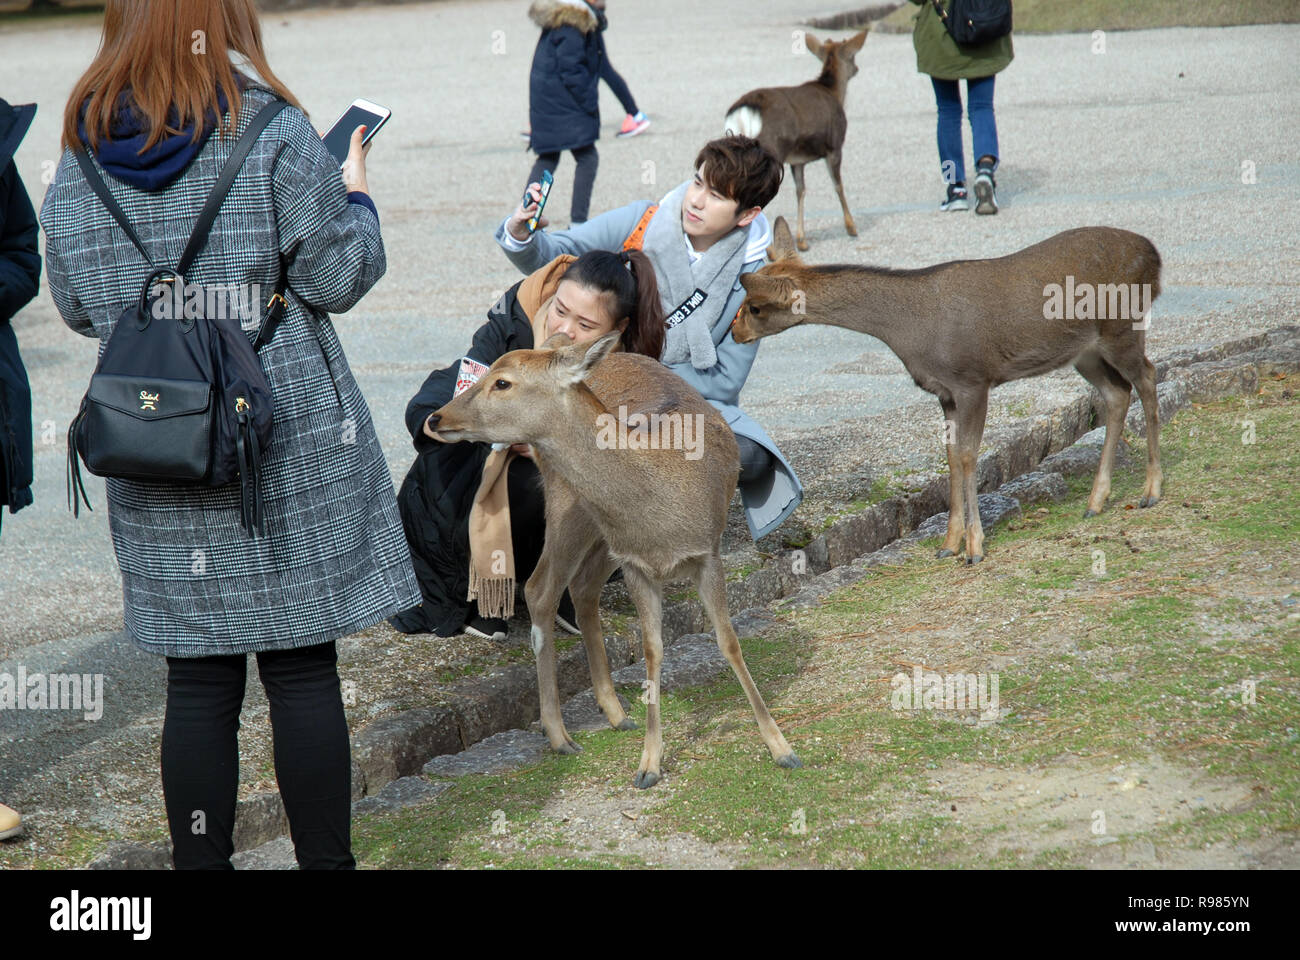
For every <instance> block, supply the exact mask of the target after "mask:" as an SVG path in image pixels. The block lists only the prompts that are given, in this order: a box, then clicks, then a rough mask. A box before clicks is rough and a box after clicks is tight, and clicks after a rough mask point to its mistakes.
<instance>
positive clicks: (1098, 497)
mask: <svg viewBox="0 0 1300 960" xmlns="http://www.w3.org/2000/svg"><path fill="white" fill-rule="evenodd" d="M1074 369H1075V370H1077V371H1078V372H1079V373H1080V374H1081V375H1082V376H1083V378H1084V379H1085V380H1087V381H1088V382H1089V383H1091V384H1092V385H1093V386H1094V387H1096V388H1097V392H1098V393H1099V394H1100V395H1101V403H1102V406H1103V407H1104V408H1105V414H1106V441H1105V443H1103V444H1102V447H1101V461H1100V462H1099V463H1098V464H1097V476H1096V477H1095V478H1094V479H1093V481H1092V493H1091V494H1089V496H1088V509H1087V510H1085V511H1084V514H1083V515H1084V517H1095V516H1096V515H1097V514H1099V513H1101V511H1102V508H1103V507H1104V506H1105V505H1106V498H1107V497H1108V496H1110V474H1111V470H1112V469H1113V467H1114V465H1115V448H1116V447H1118V446H1119V441H1120V437H1121V436H1123V434H1124V417H1125V415H1126V414H1127V413H1128V405H1129V395H1130V393H1131V392H1132V389H1133V388H1132V387H1131V386H1130V385H1129V382H1128V381H1127V380H1125V379H1124V377H1123V376H1122V375H1121V374H1120V372H1119V371H1118V370H1116V369H1115V368H1114V367H1113V366H1111V365H1110V364H1109V363H1107V362H1106V361H1105V360H1103V359H1102V357H1101V355H1100V354H1098V353H1096V352H1095V351H1091V350H1089V351H1086V352H1084V353H1083V354H1082V355H1080V356H1079V357H1078V359H1076V360H1075V361H1074Z"/></svg>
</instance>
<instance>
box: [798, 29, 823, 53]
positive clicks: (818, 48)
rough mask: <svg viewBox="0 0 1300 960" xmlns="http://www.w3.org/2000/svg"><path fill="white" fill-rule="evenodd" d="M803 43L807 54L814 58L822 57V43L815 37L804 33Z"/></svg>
mask: <svg viewBox="0 0 1300 960" xmlns="http://www.w3.org/2000/svg"><path fill="white" fill-rule="evenodd" d="M803 42H804V46H806V47H807V48H808V52H809V53H811V54H812V55H813V56H814V57H821V56H823V54H824V48H823V47H822V42H821V41H820V40H818V39H817V38H816V37H814V36H813V35H812V34H811V33H805V34H804V35H803Z"/></svg>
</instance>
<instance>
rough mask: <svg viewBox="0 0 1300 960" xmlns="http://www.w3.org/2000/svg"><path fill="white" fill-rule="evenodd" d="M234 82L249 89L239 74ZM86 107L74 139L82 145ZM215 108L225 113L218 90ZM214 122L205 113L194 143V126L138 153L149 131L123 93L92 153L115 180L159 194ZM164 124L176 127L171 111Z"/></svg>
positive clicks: (177, 174) (196, 150)
mask: <svg viewBox="0 0 1300 960" xmlns="http://www.w3.org/2000/svg"><path fill="white" fill-rule="evenodd" d="M235 82H236V83H237V84H238V85H239V88H240V90H241V91H242V90H245V89H247V87H248V86H249V84H248V81H247V79H246V78H245V77H243V76H242V75H241V74H239V73H236V74H235ZM88 103H89V100H87V102H86V103H83V104H82V105H81V111H80V114H79V116H78V118H77V136H78V138H79V139H80V140H81V142H82V143H86V142H87V141H86V128H85V124H84V120H85V113H86V106H87V104H88ZM217 105H218V106H219V107H220V108H221V112H222V113H223V114H224V113H225V112H226V110H227V103H226V95H225V92H224V91H222V90H221V89H220V88H218V90H217ZM217 121H218V118H217V116H216V115H215V114H213V113H212V111H211V110H209V111H208V113H207V116H206V117H204V123H203V128H202V129H201V130H200V131H199V138H198V139H197V140H193V139H192V137H193V135H194V124H193V123H190V124H189V125H188V126H186V127H184V128H182V130H181V132H180V133H176V134H168V135H165V136H163V138H162V139H161V140H159V141H158V142H157V143H155V144H154V145H153V146H152V147H150V148H149V149H148V150H145V151H144V152H143V153H141V152H140V150H141V148H143V147H144V145H145V142H146V141H147V140H148V139H149V133H150V130H149V127H148V124H147V121H146V120H145V118H144V117H143V116H142V115H140V114H139V113H138V112H137V111H136V109H135V104H134V103H133V102H132V100H131V91H130V90H124V91H122V93H121V94H120V95H119V97H118V100H117V106H116V108H115V109H114V111H113V120H112V125H111V128H110V131H109V137H108V138H107V139H105V138H100V141H99V144H98V145H97V146H96V147H95V149H94V151H93V153H94V154H95V159H96V160H98V161H99V164H100V166H102V167H103V168H104V170H105V171H106V172H107V173H109V174H111V175H112V176H114V177H116V178H117V179H118V180H121V181H122V182H124V183H128V184H130V185H131V186H133V187H135V188H137V189H139V190H148V191H151V192H152V191H156V190H163V189H166V188H167V187H169V186H171V184H172V183H174V182H175V181H176V179H177V178H178V177H180V175H181V174H182V173H184V172H185V170H186V168H187V167H189V165H190V163H191V161H193V160H194V158H195V157H196V156H198V155H199V151H201V150H202V149H203V147H204V146H205V145H206V144H207V142H208V138H209V137H210V136H212V131H213V130H215V129H216V126H217ZM167 123H168V125H169V126H176V125H177V124H178V123H179V118H178V116H177V112H176V108H175V107H172V108H171V109H170V110H169V111H168V113H167Z"/></svg>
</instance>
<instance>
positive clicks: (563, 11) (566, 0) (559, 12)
mask: <svg viewBox="0 0 1300 960" xmlns="http://www.w3.org/2000/svg"><path fill="white" fill-rule="evenodd" d="M528 17H529V19H531V20H532V21H533V23H535V24H537V25H538V26H539V27H541V28H542V29H543V30H554V29H556V28H557V27H576V28H577V29H578V30H579V31H580V32H582V33H591V32H592V31H593V30H598V29H600V20H599V19H598V18H597V15H596V11H595V10H594V9H592V8H591V7H589V6H588V5H587V4H586V3H585V2H584V0H533V4H532V6H530V7H529V8H528Z"/></svg>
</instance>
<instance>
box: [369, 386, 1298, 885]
mask: <svg viewBox="0 0 1300 960" xmlns="http://www.w3.org/2000/svg"><path fill="white" fill-rule="evenodd" d="M1284 389H1290V390H1291V391H1296V392H1300V377H1292V378H1290V379H1289V380H1288V381H1287V382H1285V383H1274V382H1269V383H1267V384H1266V385H1265V388H1264V391H1263V393H1262V396H1258V397H1246V398H1235V399H1232V400H1228V401H1223V402H1220V403H1215V404H1210V405H1205V406H1204V407H1202V408H1200V409H1189V410H1186V411H1184V412H1183V413H1181V414H1180V415H1179V417H1178V419H1177V420H1176V421H1174V422H1173V423H1172V424H1169V425H1167V426H1166V428H1165V430H1164V432H1163V442H1162V454H1163V461H1164V465H1165V474H1166V488H1165V497H1164V499H1163V500H1162V502H1161V503H1160V504H1159V505H1157V507H1155V508H1154V509H1151V510H1137V509H1133V507H1134V505H1135V504H1136V500H1137V498H1138V496H1139V495H1140V493H1141V486H1142V469H1141V467H1140V466H1138V467H1133V468H1128V469H1120V470H1117V471H1116V473H1115V476H1114V482H1113V490H1112V494H1111V499H1110V501H1109V504H1108V507H1107V509H1106V510H1105V511H1104V512H1103V514H1102V515H1101V516H1099V517H1096V518H1093V519H1091V520H1088V521H1084V520H1083V519H1082V513H1083V507H1084V501H1085V499H1086V497H1087V493H1088V489H1089V487H1090V478H1086V477H1083V478H1074V479H1072V480H1071V481H1070V482H1069V494H1068V496H1067V498H1066V499H1065V500H1063V501H1061V502H1058V503H1051V504H1047V505H1045V506H1034V507H1030V508H1028V509H1027V510H1026V512H1025V515H1024V517H1022V518H1021V519H1020V520H1018V521H1016V522H1015V523H1013V524H1011V525H1009V526H1007V527H1000V528H998V530H996V531H994V532H993V533H992V534H990V535H989V537H988V540H987V543H986V547H987V549H988V554H987V558H986V560H985V562H984V563H982V564H980V565H979V566H978V567H975V568H966V567H964V566H963V565H960V564H956V563H953V562H951V561H948V562H939V561H936V560H934V559H933V549H932V547H933V545H934V542H931V543H929V544H922V545H920V546H919V547H918V548H917V549H916V550H915V551H914V553H913V555H912V556H911V558H910V559H909V560H908V561H907V563H906V564H904V565H903V566H901V567H892V568H890V567H887V568H879V569H877V570H874V571H872V573H871V574H870V575H869V576H868V577H867V578H866V579H864V580H862V581H861V582H859V583H858V584H855V585H853V586H851V587H849V588H846V589H844V590H842V591H839V592H837V593H836V594H833V595H832V596H830V597H828V598H826V600H825V602H823V603H822V604H821V605H819V606H818V607H815V608H812V609H810V610H806V611H801V612H799V613H798V614H792V615H786V616H785V617H784V618H783V623H784V625H783V627H782V628H781V630H780V631H779V632H777V633H775V634H768V635H766V636H765V637H763V638H743V646H744V649H745V656H746V660H747V662H748V664H749V668H750V672H751V674H752V675H753V676H754V678H755V681H756V683H757V684H758V686H759V688H760V690H761V691H762V692H763V694H764V696H765V698H766V699H767V702H768V704H769V706H770V708H771V709H772V713H773V715H774V717H775V718H776V719H777V721H778V723H780V724H781V726H782V729H783V731H784V733H785V735H786V737H787V739H788V740H789V741H790V743H791V745H792V746H793V747H794V748H795V750H796V752H797V753H798V754H799V755H800V757H801V759H802V760H803V764H804V766H803V768H802V769H799V770H793V771H790V770H784V769H781V768H779V767H777V766H776V765H775V764H774V763H772V761H771V759H770V757H769V756H768V754H767V751H766V748H765V747H764V746H763V744H762V741H761V739H760V738H759V736H758V733H757V730H756V728H755V725H754V721H753V716H752V713H751V712H750V710H749V708H748V705H747V704H746V702H745V700H744V697H743V694H742V692H741V689H740V686H739V684H738V683H737V682H736V681H735V680H734V678H733V677H732V676H731V675H730V674H729V673H727V674H724V675H722V676H721V677H720V678H719V680H718V681H717V682H715V683H712V684H709V685H706V686H702V687H695V688H691V689H688V690H683V691H678V692H676V693H673V694H666V695H664V696H663V699H662V713H663V722H664V740H665V754H664V765H663V769H664V774H665V779H664V781H663V782H662V783H661V784H660V785H658V786H656V787H655V788H654V789H652V790H650V791H636V790H634V789H633V788H632V787H631V780H632V776H633V774H634V771H635V768H636V765H637V761H638V757H639V754H640V747H641V738H642V732H641V731H640V730H638V731H636V732H630V733H620V732H615V731H612V730H611V731H599V732H596V733H579V734H576V735H575V738H576V739H577V740H578V741H579V743H581V745H582V746H583V753H581V754H579V755H576V756H557V755H554V754H547V755H546V756H544V757H543V758H542V760H541V761H539V762H538V763H537V764H535V765H533V766H531V767H529V768H527V769H525V770H521V771H519V772H517V773H514V774H511V775H508V776H501V777H467V778H462V779H461V780H459V781H457V782H456V783H455V785H454V786H453V787H452V789H450V790H448V791H447V792H446V793H444V794H442V795H441V796H440V797H438V798H437V799H436V800H435V801H433V802H432V803H431V804H429V805H427V806H424V807H421V808H417V809H415V810H411V811H407V812H404V813H401V814H399V815H392V816H376V817H372V818H368V819H366V820H364V821H362V822H361V823H359V824H358V825H357V827H356V829H355V831H354V844H355V846H356V849H357V851H358V856H359V859H360V861H361V862H362V863H363V864H364V865H365V866H370V867H431V866H454V867H486V866H488V865H489V864H490V865H491V866H492V867H494V868H496V867H502V868H519V867H532V868H536V867H557V866H558V867H587V868H610V867H613V868H617V867H621V866H648V865H649V864H650V861H648V860H647V859H646V856H645V850H644V849H641V850H639V851H638V850H637V849H631V848H623V847H621V846H620V844H619V843H618V842H616V841H615V840H614V839H613V836H614V832H613V827H612V826H610V825H609V824H610V821H601V822H602V823H604V824H605V825H606V827H608V830H604V828H602V830H600V831H596V832H595V834H594V835H592V836H594V837H595V839H592V838H591V836H588V839H586V840H581V839H580V835H578V834H574V833H573V832H572V829H571V827H570V826H569V825H565V824H563V823H562V822H561V821H560V820H558V819H557V817H556V816H555V815H554V809H555V805H556V804H557V803H559V802H560V801H561V800H564V799H566V798H571V797H573V796H574V795H575V793H584V791H585V793H584V795H586V796H591V795H594V796H596V797H597V798H598V800H597V802H596V803H597V809H598V810H600V811H602V814H601V815H602V816H603V815H605V814H609V815H611V816H613V817H614V822H616V821H617V816H618V810H619V809H625V808H628V807H630V806H631V807H635V808H636V809H637V811H639V812H638V814H637V816H638V820H637V824H638V829H639V830H641V831H642V832H643V833H644V835H645V836H647V837H648V838H650V839H651V840H654V841H657V842H658V843H659V847H657V848H656V849H666V848H667V846H668V845H667V843H666V841H667V840H668V839H669V838H673V837H677V838H681V837H688V838H693V841H694V842H696V843H699V844H703V845H707V847H708V848H709V849H713V850H716V851H719V855H722V856H725V857H727V858H728V859H729V860H730V861H732V862H735V863H737V864H739V865H742V866H772V865H796V866H800V865H802V866H836V867H891V868H914V867H933V866H936V865H942V866H945V867H949V866H993V867H1034V868H1060V867H1069V866H1078V865H1081V864H1082V863H1083V862H1084V861H1085V859H1086V857H1087V856H1089V855H1091V854H1092V853H1094V852H1095V851H1096V850H1098V849H1099V848H1098V847H1097V846H1096V845H1094V844H1093V843H1091V842H1090V840H1091V839H1092V838H1091V837H1090V835H1089V833H1088V829H1087V823H1086V822H1082V823H1081V822H1076V821H1075V820H1073V819H1071V818H1070V817H1068V816H1063V815H1060V814H1055V815H1050V816H1046V815H1045V816H1044V817H1043V818H1042V822H1041V823H1039V824H1038V826H1037V827H1036V828H1035V829H1034V830H1030V828H1029V827H1027V826H1025V825H1024V824H1022V823H1021V821H1020V820H1019V819H1018V817H1017V815H1016V814H1015V813H1014V811H1009V812H1008V813H1007V814H1006V816H1003V817H999V816H992V817H986V818H984V819H981V818H980V816H979V815H977V812H972V811H978V810H979V804H980V802H981V801H980V799H979V798H972V797H967V796H964V795H963V787H962V783H963V780H962V778H963V777H969V776H971V775H972V774H973V773H978V772H980V771H984V772H988V773H989V774H990V775H993V776H1004V775H1005V776H1008V777H1009V776H1013V775H1019V776H1031V777H1042V778H1048V777H1050V776H1052V775H1054V774H1059V773H1062V772H1064V773H1065V774H1068V775H1069V776H1074V775H1076V774H1077V775H1078V776H1079V777H1081V778H1085V779H1086V778H1093V780H1094V781H1095V782H1096V783H1100V784H1101V787H1099V788H1098V789H1101V790H1106V789H1109V790H1111V791H1112V793H1113V792H1114V791H1116V790H1117V789H1118V788H1116V787H1114V786H1111V787H1106V786H1105V784H1106V782H1107V780H1106V774H1107V773H1108V772H1109V770H1110V769H1112V768H1113V767H1114V766H1115V765H1116V764H1136V765H1141V764H1144V763H1155V762H1157V761H1158V762H1159V763H1160V764H1162V765H1163V766H1161V767H1159V768H1158V769H1161V770H1171V771H1174V773H1173V774H1171V776H1172V777H1173V782H1174V783H1176V784H1178V785H1181V784H1183V783H1184V782H1186V783H1187V784H1189V785H1190V784H1193V783H1197V782H1198V781H1197V778H1198V777H1206V776H1208V777H1213V778H1217V779H1216V780H1215V781H1214V784H1211V786H1213V785H1215V784H1222V785H1227V786H1224V787H1223V789H1225V790H1227V789H1228V788H1229V787H1231V789H1232V790H1237V791H1246V793H1245V796H1246V797H1247V799H1246V800H1245V801H1244V802H1240V803H1237V804H1235V805H1232V806H1229V807H1227V808H1225V809H1219V808H1215V807H1213V806H1203V807H1199V808H1197V809H1195V810H1190V808H1188V809H1189V810H1190V812H1188V813H1186V814H1185V815H1179V816H1176V817H1173V818H1172V819H1170V821H1169V822H1159V823H1150V824H1146V825H1142V826H1138V827H1128V826H1125V824H1124V822H1123V821H1122V820H1121V819H1120V818H1117V820H1116V822H1114V823H1113V824H1112V826H1111V828H1110V829H1111V830H1112V832H1113V835H1115V836H1118V837H1119V838H1120V839H1122V840H1124V841H1126V842H1127V841H1131V840H1135V839H1142V840H1149V841H1150V842H1151V843H1153V844H1156V845H1157V846H1158V847H1159V848H1160V849H1162V850H1174V851H1182V852H1184V853H1188V854H1189V855H1190V854H1191V853H1195V852H1197V851H1200V850H1202V849H1203V848H1204V847H1205V845H1207V844H1222V843H1227V844H1229V845H1230V846H1231V847H1233V848H1235V847H1237V846H1239V845H1241V844H1248V843H1251V842H1254V841H1258V840H1265V841H1270V842H1271V841H1272V840H1273V839H1274V838H1276V837H1278V836H1279V835H1282V836H1287V835H1292V834H1293V832H1294V831H1295V830H1296V829H1298V828H1300V817H1298V816H1297V804H1298V803H1300V763H1297V762H1296V760H1297V755H1298V754H1300V735H1297V733H1296V731H1297V728H1300V722H1298V721H1300V708H1298V707H1297V703H1298V702H1300V697H1297V693H1298V692H1300V691H1298V690H1297V685H1298V683H1300V681H1298V680H1297V677H1300V626H1298V625H1297V621H1296V620H1295V619H1289V618H1288V611H1295V612H1300V604H1297V603H1295V602H1294V600H1293V601H1292V604H1291V605H1287V604H1285V603H1284V602H1283V601H1284V599H1285V595H1286V594H1287V592H1288V590H1289V591H1290V596H1291V597H1292V598H1294V597H1295V596H1296V591H1295V590H1294V589H1293V585H1294V583H1295V581H1296V574H1297V571H1300V563H1297V561H1296V560H1295V559H1294V556H1293V551H1292V550H1290V544H1289V543H1285V542H1284V541H1283V537H1282V536H1281V535H1280V534H1279V531H1283V532H1285V531H1295V530H1296V529H1300V499H1298V495H1297V491H1296V485H1295V483H1294V479H1293V478H1294V477H1295V476H1296V475H1297V474H1300V455H1298V454H1297V452H1296V451H1297V450H1300V424H1298V418H1297V417H1296V412H1297V403H1296V401H1295V400H1294V398H1293V396H1284V394H1283V390H1284ZM1246 418H1249V419H1253V420H1254V421H1255V423H1256V438H1257V442H1256V443H1255V444H1254V445H1245V444H1242V443H1241V432H1242V430H1241V427H1240V421H1241V420H1243V419H1246ZM1141 447H1142V442H1141V441H1138V442H1137V443H1134V450H1135V453H1137V454H1138V456H1137V459H1138V460H1139V461H1141V460H1142V459H1143V458H1142V457H1141ZM1247 477H1248V478H1249V482H1243V480H1242V479H1241V478H1247ZM1097 550H1101V551H1102V552H1103V553H1104V555H1105V569H1104V572H1102V571H1098V569H1097V567H1096V565H1095V555H1094V551H1097ZM1279 591H1280V592H1279ZM1261 597H1262V598H1263V599H1261ZM976 640H978V643H976V642H975V641H976ZM991 657H999V658H1002V659H1001V660H1000V661H999V662H998V663H997V664H996V671H995V672H997V673H998V675H999V684H1000V690H999V698H1000V701H1001V706H1002V707H1003V709H1004V713H1005V716H1002V717H1001V719H1000V720H998V721H997V722H993V723H986V724H983V725H976V724H973V723H969V722H960V718H955V717H953V716H952V715H950V714H945V713H944V712H942V711H927V710H919V711H901V712H900V711H896V710H892V709H890V691H891V685H890V677H891V676H893V675H894V674H896V673H898V672H900V671H903V672H909V671H910V666H908V665H909V664H911V663H923V664H924V665H925V667H927V668H929V669H934V670H939V671H941V672H994V671H993V664H992V661H991V660H990V658H991ZM1243 680H1249V681H1253V682H1254V684H1255V692H1256V698H1255V702H1254V703H1245V702H1243V697H1242V696H1241V695H1240V693H1239V692H1238V691H1239V690H1240V689H1241V687H1242V681H1243ZM621 692H622V693H623V694H624V695H625V696H627V697H628V699H629V701H630V702H631V703H632V705H633V708H634V709H633V717H634V718H635V719H636V720H637V721H638V723H639V724H641V726H642V729H643V728H644V718H645V707H644V706H643V705H642V704H641V703H640V702H639V699H638V697H639V693H640V691H639V690H636V689H634V688H625V689H623V690H622V691H621ZM1153 769H1156V768H1153ZM1098 778H1100V779H1098ZM1112 779H1114V778H1112ZM1136 789H1139V790H1148V791H1159V790H1161V789H1165V787H1163V786H1162V784H1161V783H1155V784H1147V783H1146V782H1145V781H1143V782H1141V783H1139V784H1138V786H1137V787H1136ZM1196 789H1208V787H1199V786H1198V787H1197V788H1196ZM561 791H564V794H563V796H561ZM1192 792H1195V790H1193V791H1192ZM1157 799H1160V798H1157ZM1112 802H1118V801H1112ZM1171 802H1172V801H1171ZM548 804H550V805H552V806H551V809H550V810H549V811H548ZM561 805H562V804H561ZM954 808H956V809H955V810H954ZM989 809H992V810H994V811H995V812H996V810H997V809H998V808H997V807H996V805H995V806H994V807H991V808H989ZM495 810H501V811H502V813H503V815H504V817H505V823H506V824H507V826H508V834H507V835H506V836H504V837H503V836H498V835H494V834H492V832H491V822H492V813H493V811H495ZM654 863H655V865H660V864H662V863H663V860H662V859H660V858H659V857H656V859H655V861H654ZM669 865H672V864H671V861H670V863H669Z"/></svg>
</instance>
